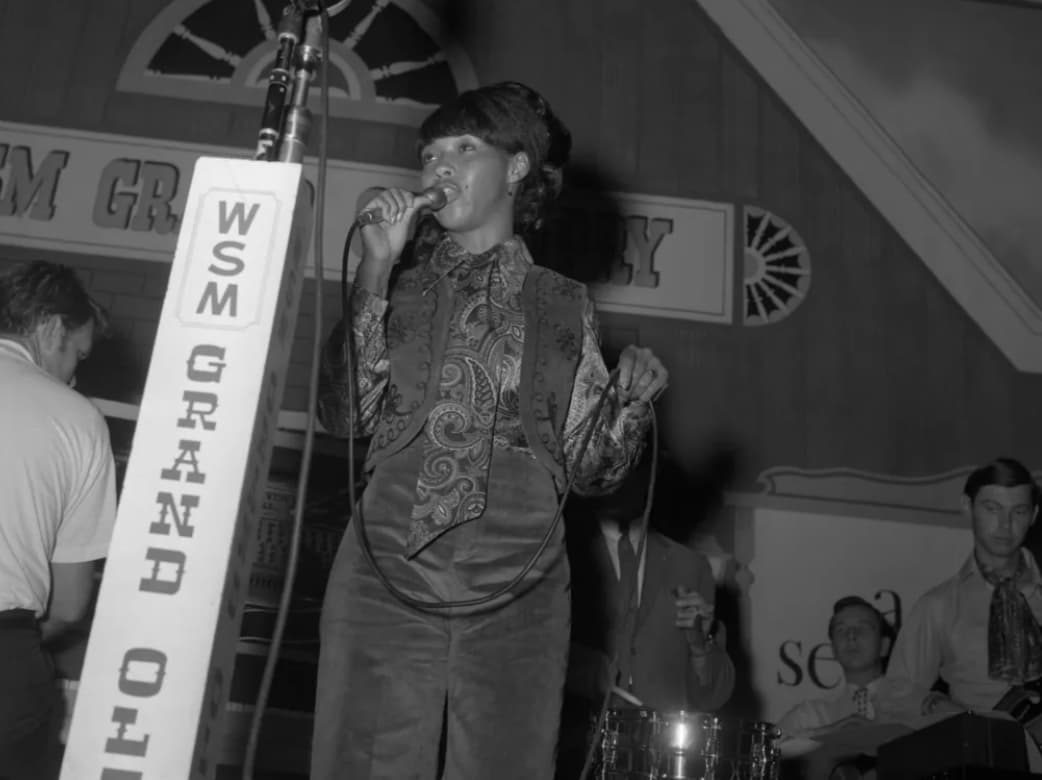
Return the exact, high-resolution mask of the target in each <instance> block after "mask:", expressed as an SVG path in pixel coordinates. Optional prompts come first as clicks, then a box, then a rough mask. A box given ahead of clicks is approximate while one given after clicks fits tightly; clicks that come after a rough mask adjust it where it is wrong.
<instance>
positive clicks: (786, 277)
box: [742, 206, 811, 325]
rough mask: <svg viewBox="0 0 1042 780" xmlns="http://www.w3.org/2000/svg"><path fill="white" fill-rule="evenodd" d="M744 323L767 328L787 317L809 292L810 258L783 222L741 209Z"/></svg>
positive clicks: (755, 210)
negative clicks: (742, 225) (743, 230)
mask: <svg viewBox="0 0 1042 780" xmlns="http://www.w3.org/2000/svg"><path fill="white" fill-rule="evenodd" d="M744 211H745V253H744V261H745V274H744V281H743V285H742V286H743V294H744V296H743V297H744V306H743V311H744V322H745V324H746V325H769V324H773V323H775V322H778V321H779V320H783V319H785V318H786V317H788V316H789V315H790V314H791V313H792V312H793V311H794V310H795V309H796V308H797V307H798V306H799V305H800V304H801V303H803V300H804V299H805V298H806V297H807V293H808V292H809V290H810V276H811V273H810V254H809V253H808V252H807V247H806V245H805V244H804V243H803V239H802V238H800V235H799V233H797V232H796V230H795V229H794V228H793V227H792V226H791V225H789V224H788V223H787V222H785V220H783V219H781V218H780V217H778V216H776V215H775V214H772V213H771V212H769V211H766V210H764V209H761V208H757V207H755V206H746V207H745V209H744Z"/></svg>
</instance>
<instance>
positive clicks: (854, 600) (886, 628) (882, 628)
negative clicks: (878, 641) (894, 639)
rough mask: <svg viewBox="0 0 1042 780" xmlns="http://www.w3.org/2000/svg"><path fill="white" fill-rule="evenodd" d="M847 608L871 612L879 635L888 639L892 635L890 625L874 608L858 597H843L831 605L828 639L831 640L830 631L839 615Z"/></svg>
mask: <svg viewBox="0 0 1042 780" xmlns="http://www.w3.org/2000/svg"><path fill="white" fill-rule="evenodd" d="M848 607H864V608H865V609H867V610H868V611H869V612H871V613H872V614H873V615H874V616H875V618H876V621H877V622H878V623H879V635H880V636H882V637H888V636H891V635H892V634H893V629H892V628H891V627H890V624H889V623H887V622H886V618H885V617H883V613H882V612H880V611H879V610H878V609H876V608H875V606H874V605H873V604H871V603H869V602H868V601H865V599H863V598H861V597H860V596H844V597H843V598H841V599H840V600H839V601H837V602H836V603H835V604H833V605H832V617H830V618H829V639H832V630H833V629H834V628H835V626H836V618H837V617H838V616H839V613H840V612H842V611H843V610H844V609H847V608H848Z"/></svg>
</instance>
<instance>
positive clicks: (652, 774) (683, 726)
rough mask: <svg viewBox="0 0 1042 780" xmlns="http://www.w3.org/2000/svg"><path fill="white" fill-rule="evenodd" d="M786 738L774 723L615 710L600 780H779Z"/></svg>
mask: <svg viewBox="0 0 1042 780" xmlns="http://www.w3.org/2000/svg"><path fill="white" fill-rule="evenodd" d="M780 737H781V732H780V731H779V730H778V728H777V726H775V725H774V724H773V723H763V722H752V721H742V720H736V719H730V718H721V717H717V716H715V715H706V714H701V713H697V712H686V711H684V710H680V711H677V712H671V713H659V712H657V711H656V710H653V709H648V708H645V707H631V708H625V709H609V710H608V711H607V712H606V713H605V717H604V724H603V726H602V728H601V730H600V734H599V737H598V739H599V743H600V745H599V747H600V750H599V754H600V755H599V764H598V766H597V770H596V774H595V775H594V777H596V778H597V780H778V777H779V773H780V768H781V751H780V748H779V746H778V742H779V739H780Z"/></svg>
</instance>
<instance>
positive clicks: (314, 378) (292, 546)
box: [240, 0, 330, 780]
mask: <svg viewBox="0 0 1042 780" xmlns="http://www.w3.org/2000/svg"><path fill="white" fill-rule="evenodd" d="M317 2H318V13H319V16H320V18H321V25H322V61H321V62H320V63H319V69H318V70H319V122H318V127H319V142H318V143H319V153H318V181H317V184H316V187H315V189H316V191H315V203H314V207H315V211H314V221H313V224H314V235H313V236H312V239H313V246H314V255H315V257H314V261H315V283H314V296H315V325H314V331H313V335H312V338H313V341H312V351H311V366H310V376H309V379H308V411H307V421H306V425H305V428H304V444H303V446H302V448H301V454H300V473H299V474H298V477H297V495H296V501H295V504H294V507H293V524H292V528H291V531H290V543H289V552H288V555H287V559H286V575H285V579H284V581H283V583H282V592H281V594H280V597H279V606H278V611H277V612H276V616H275V625H274V627H273V629H272V634H271V644H270V646H269V649H268V656H267V658H266V659H265V662H264V671H263V673H262V675H261V681H260V687H259V689H258V691H257V699H256V702H255V704H254V708H253V717H252V718H251V719H250V731H249V735H248V737H247V741H246V753H245V756H244V758H243V770H242V776H243V780H253V776H254V774H253V773H254V765H255V763H256V760H257V748H258V745H259V743H260V731H261V724H262V721H263V718H264V712H265V710H266V709H267V704H268V697H269V696H270V694H271V686H272V681H273V680H274V679H275V669H276V666H277V665H278V660H279V651H280V649H281V647H282V638H283V635H284V634H285V631H286V623H287V621H288V620H289V612H290V606H291V604H292V600H293V585H294V582H295V581H296V576H297V566H298V561H299V558H300V538H301V534H302V529H303V526H304V510H305V506H306V504H307V487H308V477H309V476H310V473H311V461H312V455H313V453H314V447H315V419H316V417H317V413H318V382H319V371H320V368H321V364H322V337H323V322H322V320H323V312H322V288H323V281H324V276H325V272H324V267H323V262H322V254H323V244H322V237H323V236H322V234H323V231H324V229H325V206H326V168H327V167H328V162H329V49H330V46H329V11H328V8H327V6H326V2H327V0H317ZM240 630H241V629H240Z"/></svg>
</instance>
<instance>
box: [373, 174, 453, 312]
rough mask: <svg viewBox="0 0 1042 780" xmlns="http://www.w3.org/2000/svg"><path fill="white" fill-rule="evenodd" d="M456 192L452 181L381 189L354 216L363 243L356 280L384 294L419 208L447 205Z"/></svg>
mask: <svg viewBox="0 0 1042 780" xmlns="http://www.w3.org/2000/svg"><path fill="white" fill-rule="evenodd" d="M456 194H457V190H456V189H455V188H453V187H452V185H449V184H438V185H435V186H433V187H428V188H427V189H426V190H424V191H423V192H419V193H416V192H410V191H409V190H405V189H401V188H400V187H391V188H389V189H386V190H380V191H378V192H377V194H376V195H375V197H373V198H371V199H370V200H369V201H368V202H367V203H366V204H365V206H364V207H363V208H362V210H361V211H360V212H359V214H358V216H357V217H355V224H357V225H358V226H359V227H360V228H361V230H359V233H360V235H361V239H362V244H363V245H364V251H363V253H362V262H361V263H360V264H359V266H358V270H357V273H356V282H357V283H358V284H360V285H361V286H362V287H364V288H365V289H366V290H369V292H371V293H373V294H375V295H377V296H379V297H385V296H386V293H387V284H388V281H389V280H390V276H391V269H392V268H394V265H395V263H397V262H398V258H399V257H401V254H402V250H403V249H404V248H405V243H406V242H407V241H408V240H409V236H410V235H411V233H412V223H413V217H414V216H415V214H416V213H417V212H418V211H419V210H420V209H431V210H434V211H437V210H438V209H441V208H444V207H445V206H446V205H447V204H448V203H449V201H450V200H452V199H454V197H455V195H456Z"/></svg>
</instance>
